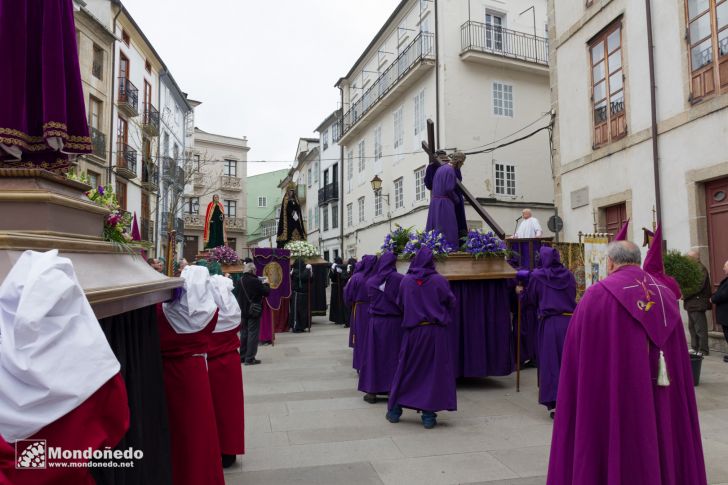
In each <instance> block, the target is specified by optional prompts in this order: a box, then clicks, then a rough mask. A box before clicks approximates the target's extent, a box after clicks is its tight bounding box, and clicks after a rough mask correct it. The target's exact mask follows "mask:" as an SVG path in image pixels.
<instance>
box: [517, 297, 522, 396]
mask: <svg viewBox="0 0 728 485" xmlns="http://www.w3.org/2000/svg"><path fill="white" fill-rule="evenodd" d="M516 327H517V330H516V392H521V295H518V323H517V325H516Z"/></svg>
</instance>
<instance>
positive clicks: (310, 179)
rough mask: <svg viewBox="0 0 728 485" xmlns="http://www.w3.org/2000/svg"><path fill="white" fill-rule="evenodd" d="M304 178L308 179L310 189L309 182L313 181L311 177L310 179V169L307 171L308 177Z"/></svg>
mask: <svg viewBox="0 0 728 485" xmlns="http://www.w3.org/2000/svg"><path fill="white" fill-rule="evenodd" d="M306 178H307V179H308V186H309V187H311V181H312V180H313V177H311V169H310V168H309V169H308V177H306Z"/></svg>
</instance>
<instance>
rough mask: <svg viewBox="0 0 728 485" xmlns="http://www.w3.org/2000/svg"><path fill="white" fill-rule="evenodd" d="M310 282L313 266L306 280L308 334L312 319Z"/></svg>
mask: <svg viewBox="0 0 728 485" xmlns="http://www.w3.org/2000/svg"><path fill="white" fill-rule="evenodd" d="M311 280H313V265H311V277H310V278H309V279H308V295H307V297H308V333H311V320H312V319H313V314H312V311H311Z"/></svg>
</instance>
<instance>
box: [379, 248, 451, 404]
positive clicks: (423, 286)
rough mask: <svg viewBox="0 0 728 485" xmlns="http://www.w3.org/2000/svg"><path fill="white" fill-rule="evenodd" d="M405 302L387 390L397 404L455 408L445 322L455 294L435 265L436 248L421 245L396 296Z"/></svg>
mask: <svg viewBox="0 0 728 485" xmlns="http://www.w3.org/2000/svg"><path fill="white" fill-rule="evenodd" d="M397 301H398V303H399V306H400V308H402V312H403V318H402V328H403V329H404V335H403V336H402V347H401V349H400V352H399V361H398V363H397V370H396V371H395V373H394V377H393V379H392V388H391V391H390V393H389V409H392V408H393V407H394V406H395V405H399V406H402V407H405V408H410V409H418V410H422V411H433V412H434V411H440V410H446V411H455V410H457V395H456V392H455V373H454V371H453V364H452V355H451V353H452V347H451V345H450V337H449V334H448V331H447V326H448V325H450V324H451V318H452V316H451V315H452V312H453V307H454V306H455V295H453V293H452V291H450V285H449V283H448V281H447V280H446V279H445V278H444V277H443V276H441V275H439V274H438V273H437V271H435V263H434V261H433V255H432V251H431V250H430V249H429V248H427V247H423V248H422V249H420V250H419V251H418V252H417V255H416V256H415V259H414V260H413V261H412V264H410V267H409V270H408V271H407V275H406V276H405V277H404V279H403V280H402V282H401V283H400V287H399V296H398V297H397Z"/></svg>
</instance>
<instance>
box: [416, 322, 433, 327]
mask: <svg viewBox="0 0 728 485" xmlns="http://www.w3.org/2000/svg"><path fill="white" fill-rule="evenodd" d="M425 325H432V322H420V323H418V324H417V326H418V327H424V326H425Z"/></svg>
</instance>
